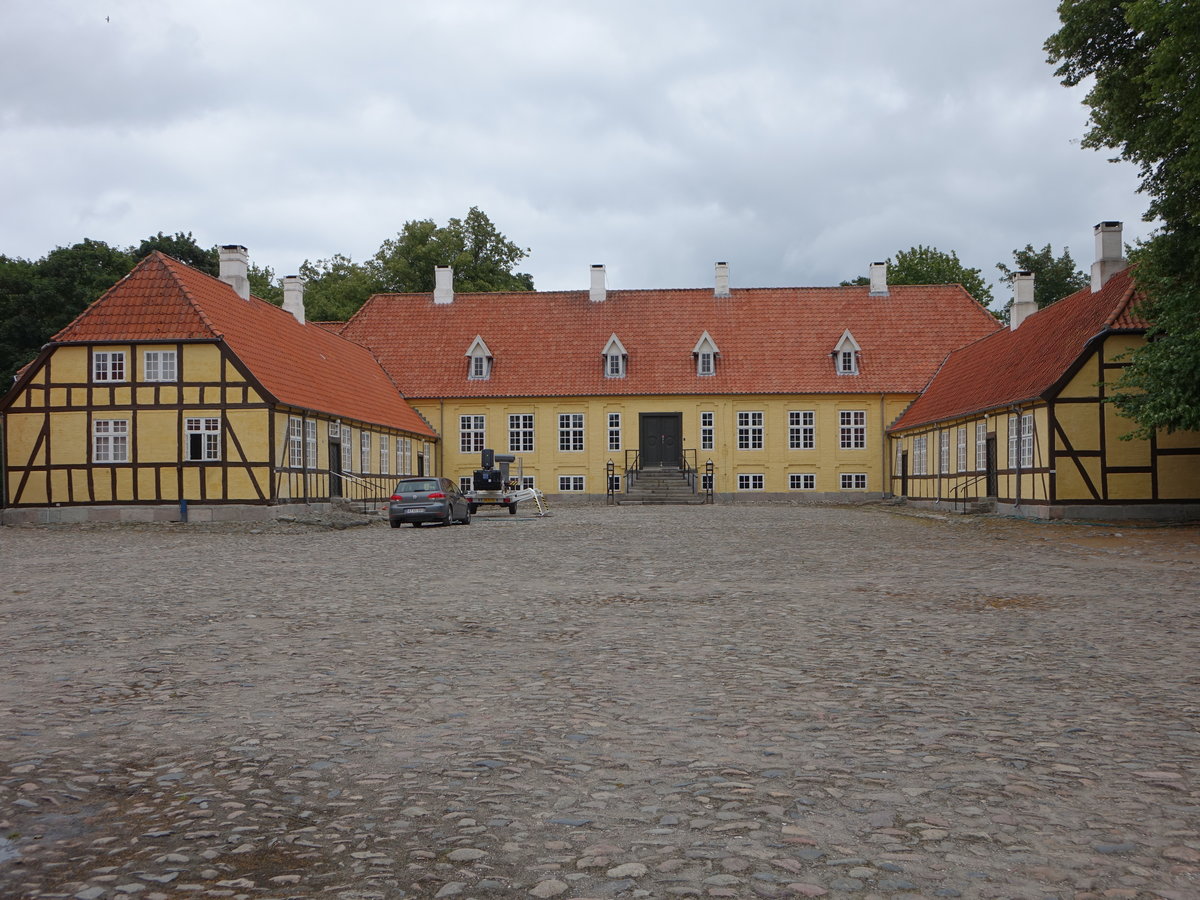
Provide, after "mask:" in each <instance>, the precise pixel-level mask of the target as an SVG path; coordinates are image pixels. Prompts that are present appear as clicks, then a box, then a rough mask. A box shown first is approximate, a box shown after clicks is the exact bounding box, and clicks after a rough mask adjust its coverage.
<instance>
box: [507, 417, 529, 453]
mask: <svg viewBox="0 0 1200 900" xmlns="http://www.w3.org/2000/svg"><path fill="white" fill-rule="evenodd" d="M508 452H509V453H532V452H533V414H532V413H520V414H519V415H515V416H509V417H508Z"/></svg>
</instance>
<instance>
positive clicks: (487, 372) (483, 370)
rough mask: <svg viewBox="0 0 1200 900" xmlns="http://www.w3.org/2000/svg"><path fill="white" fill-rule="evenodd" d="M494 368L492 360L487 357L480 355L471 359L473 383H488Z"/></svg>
mask: <svg viewBox="0 0 1200 900" xmlns="http://www.w3.org/2000/svg"><path fill="white" fill-rule="evenodd" d="M491 374H492V367H491V359H490V358H489V357H486V356H482V355H478V356H472V357H471V374H470V376H469V377H470V379H471V380H472V381H487V380H488V378H490V377H491Z"/></svg>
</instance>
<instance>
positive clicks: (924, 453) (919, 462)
mask: <svg viewBox="0 0 1200 900" xmlns="http://www.w3.org/2000/svg"><path fill="white" fill-rule="evenodd" d="M912 471H913V474H914V475H926V474H928V472H929V438H927V437H919V438H913V458H912Z"/></svg>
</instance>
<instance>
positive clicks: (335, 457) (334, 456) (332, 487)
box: [329, 440, 342, 499]
mask: <svg viewBox="0 0 1200 900" xmlns="http://www.w3.org/2000/svg"><path fill="white" fill-rule="evenodd" d="M341 462H342V445H341V442H340V441H333V440H331V441H330V442H329V497H330V499H333V498H336V497H340V496H342V472H341V468H342V466H341Z"/></svg>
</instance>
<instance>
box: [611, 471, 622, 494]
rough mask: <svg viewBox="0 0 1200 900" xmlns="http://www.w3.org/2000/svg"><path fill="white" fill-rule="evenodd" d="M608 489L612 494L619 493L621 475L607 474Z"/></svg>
mask: <svg viewBox="0 0 1200 900" xmlns="http://www.w3.org/2000/svg"><path fill="white" fill-rule="evenodd" d="M608 489H609V490H610V491H612V492H613V493H614V494H619V493H621V476H620V475H609V476H608Z"/></svg>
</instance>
